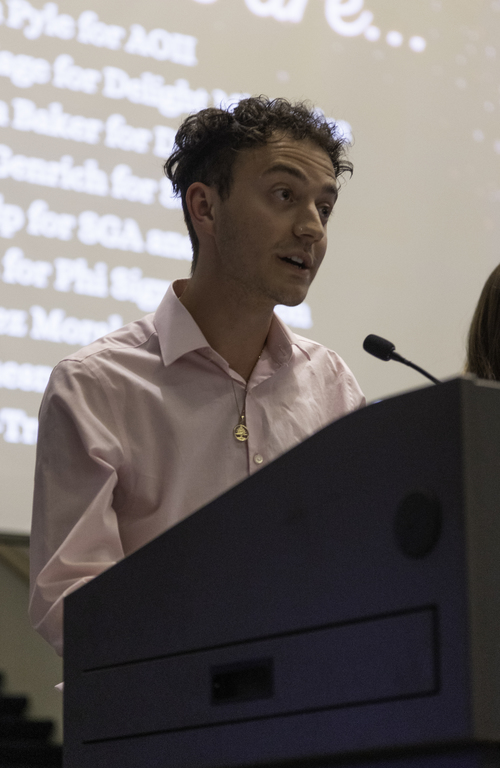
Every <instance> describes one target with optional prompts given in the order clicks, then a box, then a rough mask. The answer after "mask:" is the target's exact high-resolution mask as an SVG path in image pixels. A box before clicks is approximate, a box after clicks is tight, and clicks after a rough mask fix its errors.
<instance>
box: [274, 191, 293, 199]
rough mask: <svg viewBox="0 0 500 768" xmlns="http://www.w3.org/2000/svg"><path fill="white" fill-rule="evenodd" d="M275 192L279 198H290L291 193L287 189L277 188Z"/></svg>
mask: <svg viewBox="0 0 500 768" xmlns="http://www.w3.org/2000/svg"><path fill="white" fill-rule="evenodd" d="M276 193H277V195H278V197H279V198H281V200H291V198H292V193H291V192H290V190H289V189H278V190H276Z"/></svg>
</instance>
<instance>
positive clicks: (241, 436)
mask: <svg viewBox="0 0 500 768" xmlns="http://www.w3.org/2000/svg"><path fill="white" fill-rule="evenodd" d="M233 435H234V436H235V438H236V439H237V440H239V442H240V443H244V442H245V440H248V435H249V432H248V429H247V428H246V427H245V425H244V424H237V425H236V426H235V428H234V429H233Z"/></svg>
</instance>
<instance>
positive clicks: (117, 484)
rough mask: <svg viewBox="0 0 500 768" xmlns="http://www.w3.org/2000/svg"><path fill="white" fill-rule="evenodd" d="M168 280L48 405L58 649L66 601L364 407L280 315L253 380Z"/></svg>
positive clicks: (75, 360) (40, 505)
mask: <svg viewBox="0 0 500 768" xmlns="http://www.w3.org/2000/svg"><path fill="white" fill-rule="evenodd" d="M245 388H246V382H245V380H244V379H243V378H242V377H241V376H239V374H237V373H235V372H234V371H233V370H232V369H231V368H230V367H229V365H228V364H227V362H226V361H225V360H224V359H223V358H222V357H221V356H220V355H219V354H217V352H215V351H214V350H213V349H212V348H211V347H210V346H209V344H208V342H207V340H206V339H205V337H204V336H203V334H202V332H201V330H200V328H199V327H198V326H197V324H196V323H195V321H194V320H193V318H192V317H191V315H190V313H189V312H188V311H187V309H186V308H185V307H184V306H183V305H182V304H181V302H180V301H179V300H178V298H177V296H176V294H175V292H174V290H173V287H172V286H170V288H169V289H168V291H167V293H166V295H165V297H164V299H163V301H162V303H161V304H160V306H159V308H158V310H157V311H156V313H155V314H154V315H148V316H146V317H144V318H143V319H142V320H138V321H137V322H133V323H131V324H129V325H127V326H125V327H124V328H121V329H120V330H118V331H115V332H113V333H112V334H110V335H109V336H106V337H105V338H103V339H99V340H98V341H96V342H94V343H93V344H91V345H90V346H88V347H85V348H84V349H82V350H80V351H79V352H76V353H75V354H72V355H70V356H69V357H67V358H66V359H65V360H63V361H62V362H61V363H59V364H58V365H57V366H56V368H55V369H54V371H53V374H52V377H51V380H50V383H49V385H48V387H47V391H46V393H45V396H44V399H43V402H42V406H41V410H40V432H39V441H38V451H37V464H36V475H35V496H34V506H33V526H32V534H31V569H32V579H31V602H30V614H31V618H32V621H33V624H34V626H35V628H36V629H37V630H38V631H39V632H41V634H42V635H43V636H44V637H45V638H46V639H47V640H48V641H49V642H50V643H52V645H53V646H54V647H55V649H56V651H57V652H58V653H60V654H61V653H62V647H63V642H62V640H63V638H62V609H63V599H64V597H65V596H66V595H67V594H68V593H69V592H72V591H73V590H74V589H76V588H78V587H79V586H81V585H82V584H84V583H86V582H87V581H89V580H90V579H92V578H93V577H94V576H97V575H98V574H99V573H101V572H102V571H104V570H105V569H106V568H109V567H110V566H112V565H113V564H114V563H116V562H117V561H118V560H120V559H121V558H123V557H125V556H126V555H128V554H130V553H131V552H134V551H135V550H136V549H138V548H139V547H142V546H143V545H144V544H146V543H147V542H148V541H151V539H153V538H154V537H156V536H158V535H159V534H161V533H163V531H165V530H166V529H167V528H170V527H171V526H172V525H175V524H176V523H178V522H179V521H180V520H182V519H183V518H185V517H187V516H188V515H190V514H191V513H192V512H194V511H195V510H197V509H199V508H200V507H203V506H204V505H205V504H207V503H208V502H209V501H211V500H212V499H214V498H216V497H217V496H219V495H220V494H221V493H223V492H224V491H227V490H228V489H229V488H231V487H232V486H233V485H235V484H236V483H239V482H241V481H242V480H244V479H245V478H246V477H248V476H249V475H251V474H252V473H253V472H256V471H258V470H259V469H260V468H261V467H263V466H264V465H266V464H268V463H269V462H270V461H272V460H273V459H275V458H276V457H277V456H279V455H280V454H282V453H283V452H284V451H287V450H288V449H290V448H292V447H293V446H294V445H296V444H297V443H299V442H300V441H301V440H303V439H304V438H306V437H308V436H309V435H311V434H312V433H313V432H316V431H317V430H319V429H321V428H322V427H323V426H325V425H326V424H328V423H329V422H331V421H332V420H333V419H337V418H339V417H340V416H343V415H344V414H346V413H348V412H349V411H352V410H354V409H356V408H359V407H360V406H361V405H363V404H364V398H363V395H362V393H361V391H360V389H359V386H358V384H357V382H356V380H355V379H354V377H353V375H352V373H351V372H350V370H349V369H348V368H347V366H346V365H345V364H344V362H343V361H342V360H341V359H340V358H339V357H338V355H337V354H335V352H332V351H330V350H328V349H326V348H325V347H323V346H321V345H320V344H317V343H315V342H313V341H309V340H308V339H305V338H302V337H300V336H296V335H295V334H293V333H292V332H291V331H290V330H289V329H288V328H287V327H286V326H285V325H283V323H281V321H280V320H279V319H278V318H277V317H276V316H275V317H274V319H273V321H272V325H271V329H270V332H269V335H268V338H267V342H266V346H265V348H264V350H263V353H262V355H261V357H260V359H259V361H258V362H257V365H256V366H255V368H254V370H253V372H252V375H251V377H250V380H249V382H248V386H247V394H246V424H247V427H248V430H249V433H250V434H249V438H248V441H247V442H238V441H237V440H236V439H235V437H234V435H233V428H234V427H235V426H236V425H237V424H238V422H239V417H240V413H241V410H242V406H243V401H244V399H245Z"/></svg>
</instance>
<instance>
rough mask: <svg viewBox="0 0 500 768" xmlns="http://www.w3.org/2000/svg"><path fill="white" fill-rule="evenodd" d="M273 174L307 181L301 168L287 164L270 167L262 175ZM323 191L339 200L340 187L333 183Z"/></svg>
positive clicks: (324, 187) (276, 164) (326, 185)
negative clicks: (287, 175)
mask: <svg viewBox="0 0 500 768" xmlns="http://www.w3.org/2000/svg"><path fill="white" fill-rule="evenodd" d="M272 173H288V174H290V176H295V178H296V179H300V181H307V176H306V175H305V173H302V171H301V170H299V168H295V166H293V165H287V163H274V164H273V165H270V166H269V168H267V169H266V170H265V171H264V173H263V174H262V175H263V176H269V175H270V174H272ZM322 191H323V192H325V193H327V194H330V195H333V197H334V198H335V199H337V197H338V194H339V190H338V187H337V185H336V184H334V183H333V182H332V183H331V184H325V185H324V186H323V190H322Z"/></svg>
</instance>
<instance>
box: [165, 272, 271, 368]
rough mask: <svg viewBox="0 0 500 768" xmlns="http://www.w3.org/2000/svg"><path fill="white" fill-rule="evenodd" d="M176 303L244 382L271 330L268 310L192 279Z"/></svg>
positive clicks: (220, 288) (219, 287) (219, 288)
mask: <svg viewBox="0 0 500 768" xmlns="http://www.w3.org/2000/svg"><path fill="white" fill-rule="evenodd" d="M179 300H180V302H181V303H182V304H183V305H184V306H185V307H186V309H187V310H188V312H189V313H190V314H191V316H192V317H193V319H194V320H195V322H196V323H197V325H198V326H199V328H200V330H201V331H202V333H203V335H204V336H205V338H206V339H207V341H208V343H209V344H210V346H211V347H212V349H214V350H215V351H216V352H218V353H219V355H221V357H223V358H224V359H225V360H226V361H227V363H228V365H229V366H230V368H232V370H233V371H236V373H239V374H240V376H242V378H244V379H245V380H246V381H248V379H249V378H250V375H251V373H252V371H253V369H254V367H255V365H256V363H257V360H258V359H259V357H260V355H261V352H262V350H263V348H264V345H265V343H266V339H267V335H268V333H269V328H270V326H271V321H272V314H273V309H272V307H255V306H251V305H248V304H246V303H245V300H244V298H243V297H241V296H239V297H237V296H236V295H233V294H231V292H230V291H227V290H226V291H224V289H223V287H221V286H218V289H216V288H215V287H214V286H212V290H210V289H209V288H207V287H203V289H201V285H200V284H199V283H198V282H197V281H196V280H195V279H194V277H193V278H191V280H189V282H188V283H187V285H186V287H185V288H184V291H183V293H182V294H181V296H180V297H179Z"/></svg>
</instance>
